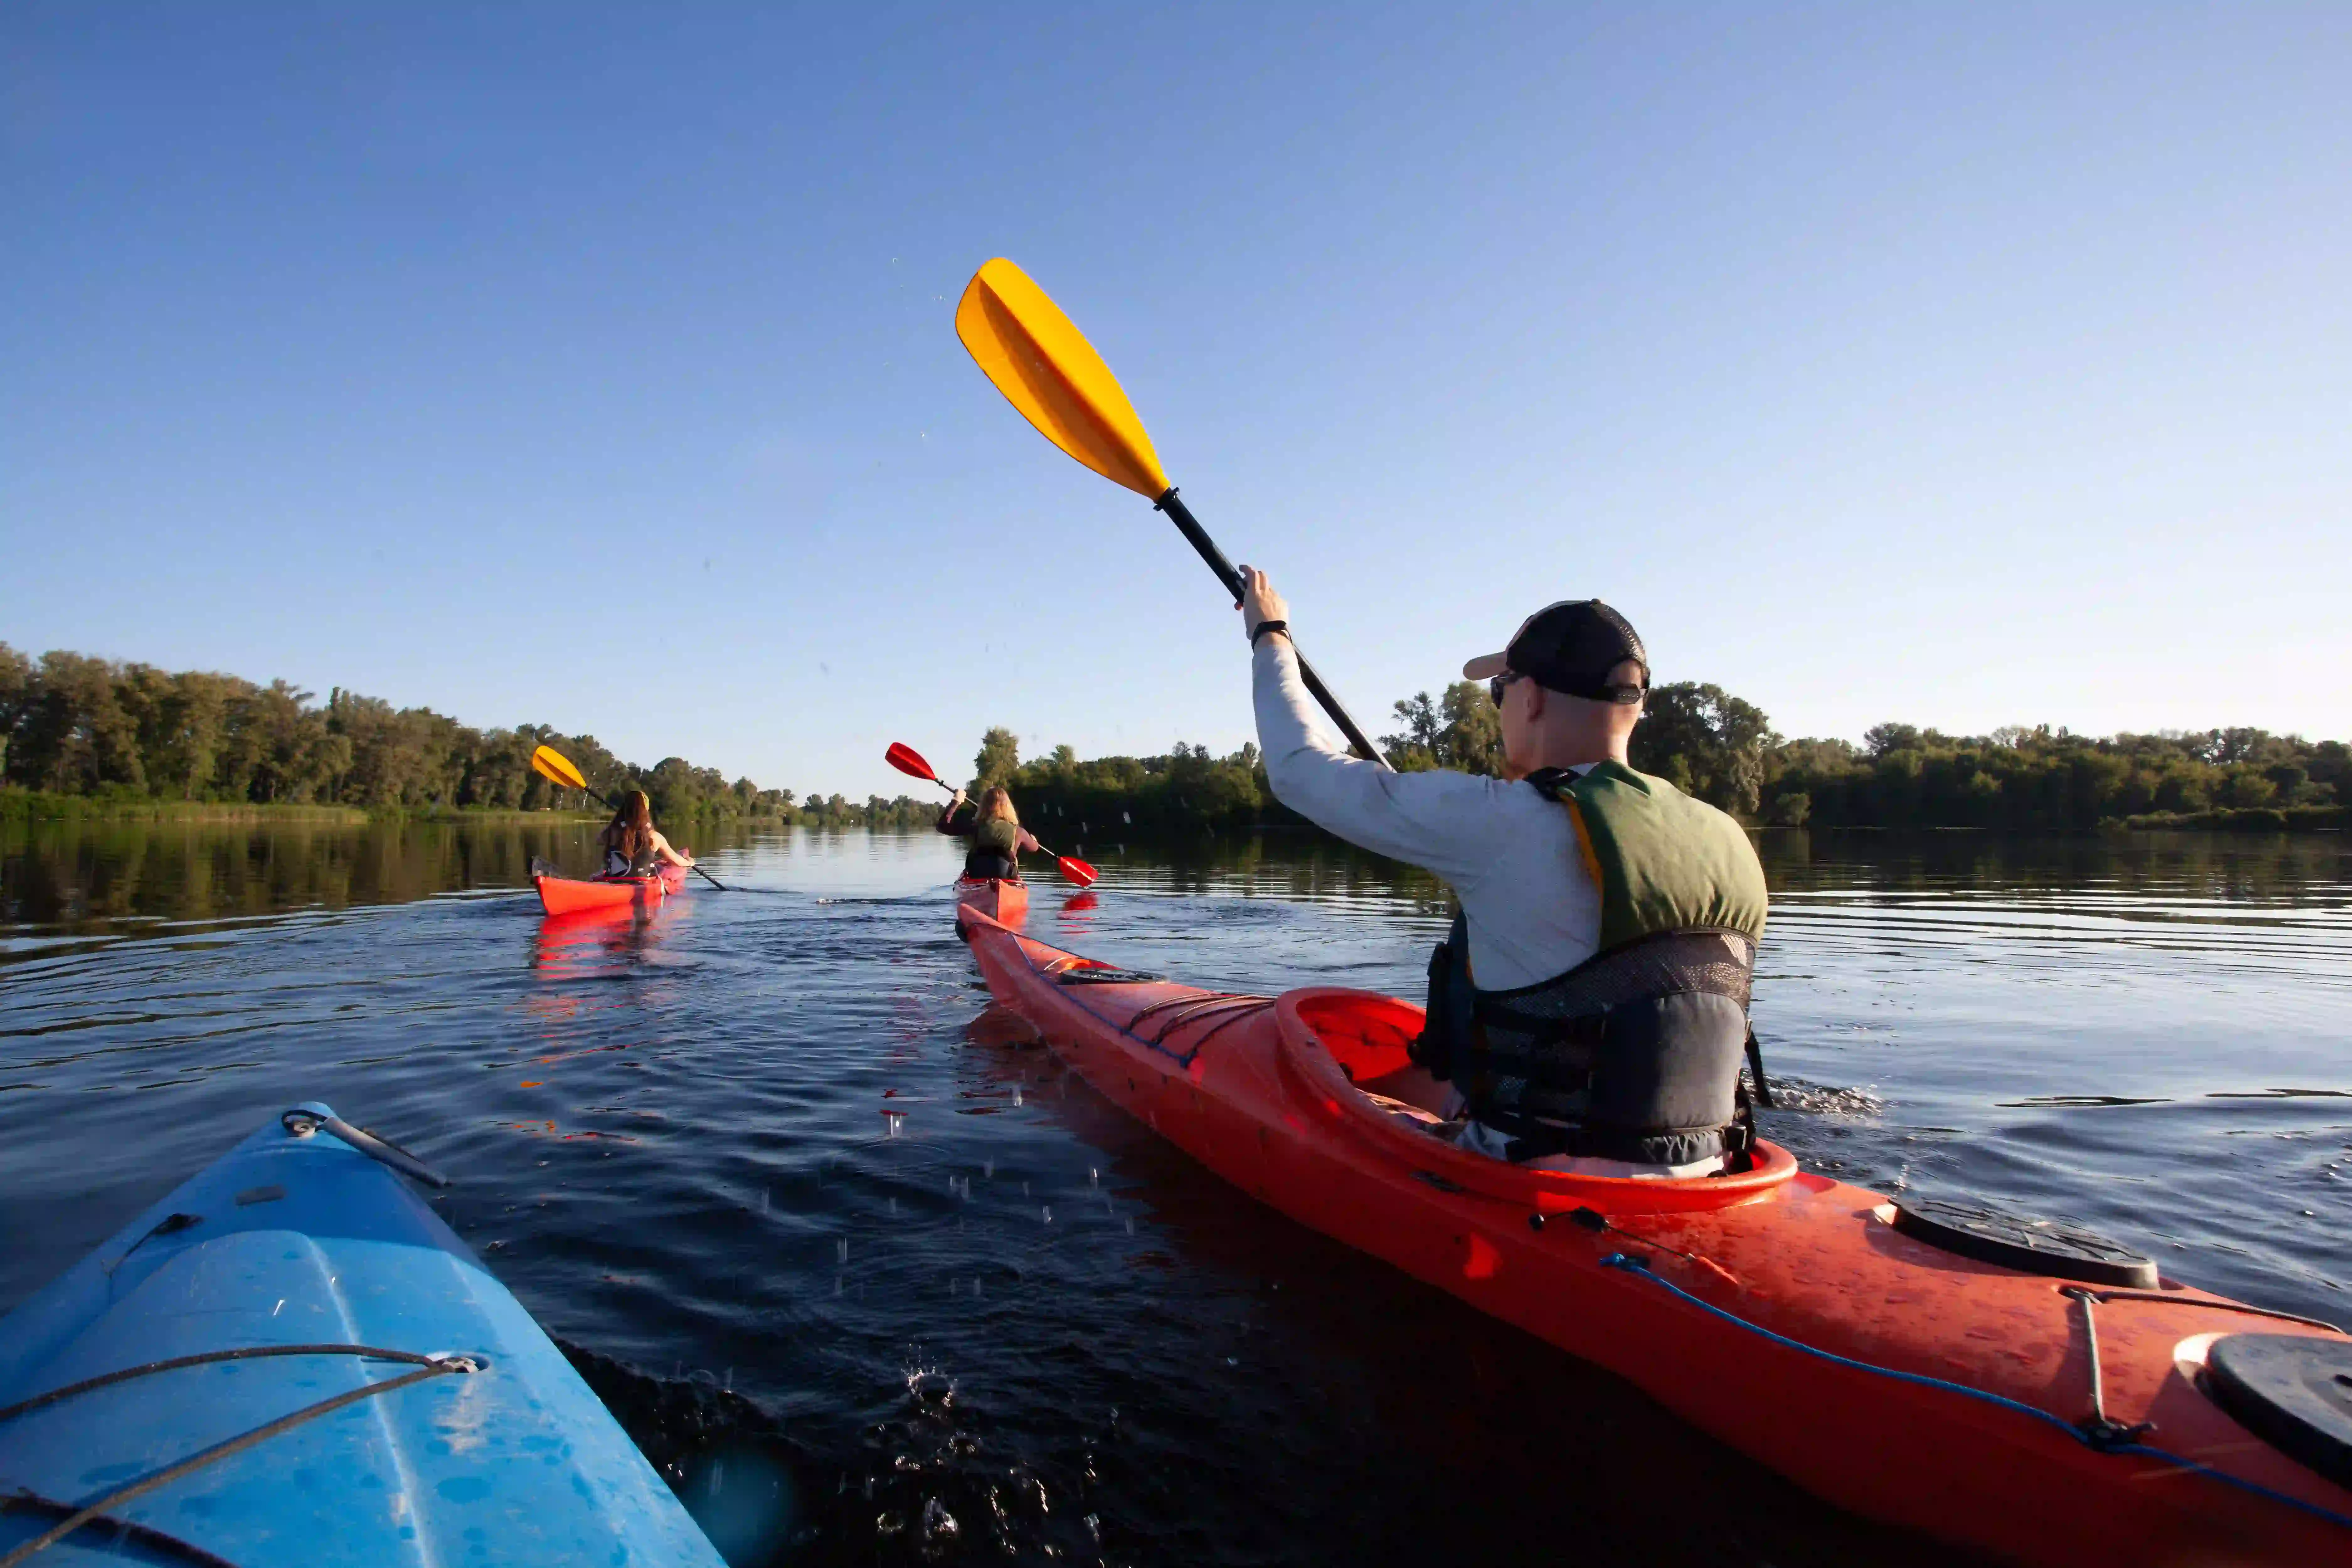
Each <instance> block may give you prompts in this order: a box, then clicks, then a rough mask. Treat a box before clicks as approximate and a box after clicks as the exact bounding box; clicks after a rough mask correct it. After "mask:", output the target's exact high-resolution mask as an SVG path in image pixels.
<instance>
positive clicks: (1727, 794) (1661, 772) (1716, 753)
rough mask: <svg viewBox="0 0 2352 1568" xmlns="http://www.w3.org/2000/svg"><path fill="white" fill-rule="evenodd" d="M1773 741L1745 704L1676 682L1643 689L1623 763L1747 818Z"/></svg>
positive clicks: (1713, 689)
mask: <svg viewBox="0 0 2352 1568" xmlns="http://www.w3.org/2000/svg"><path fill="white" fill-rule="evenodd" d="M1882 728H1883V726H1882ZM1779 740H1780V737H1778V736H1776V735H1774V734H1773V733H1772V725H1771V721H1770V720H1769V719H1767V718H1766V717H1765V716H1764V710H1763V709H1761V708H1759V707H1758V706H1755V705H1754V704H1753V703H1749V702H1746V701H1743V700H1742V699H1740V698H1738V697H1736V696H1733V695H1731V694H1730V693H1729V692H1727V691H1725V690H1724V689H1723V688H1722V687H1721V686H1715V685H1698V684H1696V683H1695V682H1689V681H1683V682H1677V683H1675V684H1673V685H1663V686H1657V687H1654V688H1653V689H1652V690H1651V692H1650V695H1649V697H1648V699H1647V701H1646V702H1645V703H1644V705H1643V712H1642V722H1641V723H1640V724H1638V725H1636V726H1634V727H1633V743H1632V746H1631V747H1630V748H1629V751H1628V758H1629V760H1631V761H1632V763H1633V766H1634V767H1635V768H1639V769H1640V770H1641V771H1643V772H1644V773H1654V774H1656V775H1657V776H1658V777H1660V778H1662V779H1665V780H1667V781H1668V782H1669V783H1671V784H1673V785H1674V786H1675V788H1676V789H1682V790H1684V791H1685V792H1687V793H1689V794H1691V795H1695V796H1696V797H1697V798H1698V799H1700V800H1705V801H1706V803H1707V804H1709V805H1711V806H1716V807H1718V808H1720V809H1722V810H1726V811H1729V812H1731V813H1732V814H1733V815H1735V816H1741V817H1752V816H1754V815H1755V814H1756V809H1757V805H1758V802H1759V800H1760V799H1761V797H1762V794H1763V789H1764V771H1765V750H1766V748H1767V747H1770V746H1773V745H1775V744H1777V743H1778V742H1779Z"/></svg>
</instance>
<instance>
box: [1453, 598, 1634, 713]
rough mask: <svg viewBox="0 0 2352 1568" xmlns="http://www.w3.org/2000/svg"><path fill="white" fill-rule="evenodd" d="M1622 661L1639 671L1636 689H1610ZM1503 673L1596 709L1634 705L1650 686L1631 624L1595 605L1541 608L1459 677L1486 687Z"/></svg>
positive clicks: (1576, 602) (1564, 603)
mask: <svg viewBox="0 0 2352 1568" xmlns="http://www.w3.org/2000/svg"><path fill="white" fill-rule="evenodd" d="M1628 659H1631V660H1632V661H1633V663H1635V664H1639V665H1641V666H1642V684H1641V685H1638V686H1628V685H1612V683H1611V682H1610V679H1609V674H1610V672H1611V671H1612V670H1614V669H1615V668H1616V667H1617V666H1618V665H1620V664H1623V663H1624V662H1625V661H1626V660H1628ZM1506 670H1508V671H1510V672H1511V673H1512V674H1519V675H1525V676H1527V677H1528V679H1529V680H1532V681H1534V682H1536V683H1537V684H1538V685H1543V686H1548V687H1549V688H1550V689H1551V690H1553V691H1556V692H1566V693H1567V694H1568V695H1570V696H1572V697H1585V698H1588V699H1589V700H1591V701H1593V702H1598V703H1624V704H1631V703H1637V702H1640V701H1641V700H1642V694H1643V692H1644V691H1645V690H1647V689H1648V688H1649V685H1650V655H1649V653H1647V652H1646V651H1645V650H1644V649H1643V646H1642V639H1641V637H1640V635H1639V634H1637V633H1636V632H1634V630H1633V622H1629V621H1627V620H1626V619H1625V618H1624V617H1623V616H1622V615H1620V614H1618V613H1617V612H1615V611H1614V610H1612V609H1610V608H1609V606H1607V605H1606V604H1603V603H1601V601H1599V600H1598V599H1563V600H1561V601H1559V603H1557V604H1547V605H1545V606H1544V607H1543V608H1542V609H1541V610H1538V611H1537V612H1535V613H1534V614H1533V615H1530V616H1528V618H1527V619H1526V620H1525V621H1522V622H1519V629H1518V630H1517V632H1512V633H1511V642H1510V645H1509V646H1508V647H1507V648H1505V649H1504V650H1503V651H1502V652H1501V653H1488V654H1486V655H1485V656H1484V657H1482V658H1476V659H1473V660H1471V661H1470V662H1469V663H1468V664H1465V665H1463V666H1462V676H1463V679H1465V680H1471V681H1489V680H1492V679H1494V678H1495V677H1496V675H1499V674H1502V673H1503V672H1504V671H1506Z"/></svg>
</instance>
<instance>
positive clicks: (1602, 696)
mask: <svg viewBox="0 0 2352 1568" xmlns="http://www.w3.org/2000/svg"><path fill="white" fill-rule="evenodd" d="M1242 577H1243V580H1244V588H1245V590H1246V592H1245V594H1244V599H1243V601H1242V607H1241V608H1242V615H1243V625H1244V629H1245V631H1246V632H1247V633H1248V635H1249V638H1250V642H1251V644H1252V646H1253V648H1254V650H1255V652H1254V653H1253V655H1252V658H1253V663H1254V667H1255V673H1254V691H1255V706H1256V709H1257V734H1258V746H1259V748H1260V749H1261V750H1262V751H1263V752H1264V753H1265V770H1266V779H1267V781H1268V782H1269V783H1270V784H1271V785H1272V786H1273V788H1274V793H1275V797H1276V799H1277V800H1281V801H1282V803H1283V804H1284V805H1286V806H1288V807H1289V808H1291V809H1292V810H1295V811H1297V812H1299V813H1300V814H1301V815H1303V816H1305V817H1307V818H1308V819H1310V820H1312V821H1315V822H1317V823H1318V824H1319V825H1320V826H1322V827H1324V828H1327V829H1328V830H1329V831H1332V832H1334V833H1336V834H1338V835H1339V837H1341V838H1343V839H1346V840H1347V841H1349V842H1350V843H1354V844H1360V845H1361V846H1362V847H1363V848H1365V849H1368V850H1371V851H1373V852H1377V853H1380V854H1384V855H1389V856H1391V857H1393V858H1394V859H1397V860H1401V861H1403V862H1407V863H1408V864H1412V865H1417V866H1421V867H1423V868H1424V869H1426V870H1428V871H1430V872H1433V873H1435V874H1437V875H1438V876H1440V877H1442V878H1444V880H1445V881H1446V882H1447V883H1450V884H1452V886H1453V888H1454V895H1455V896H1456V898H1458V899H1459V900H1460V907H1459V909H1458V911H1457V913H1456V915H1455V916H1454V930H1453V934H1452V936H1450V937H1449V938H1448V940H1447V941H1446V942H1445V944H1444V946H1440V947H1439V948H1438V949H1437V952H1436V955H1435V956H1433V958H1432V959H1431V962H1430V967H1429V1016H1428V1024H1427V1031H1426V1032H1425V1033H1424V1034H1423V1036H1422V1038H1421V1039H1420V1040H1417V1041H1415V1042H1414V1045H1413V1060H1414V1061H1416V1062H1417V1063H1419V1064H1420V1065H1421V1066H1422V1067H1423V1068H1424V1069H1426V1070H1427V1071H1428V1073H1429V1075H1430V1076H1431V1077H1433V1078H1435V1079H1437V1080H1439V1081H1440V1082H1448V1083H1450V1084H1451V1085H1452V1087H1453V1091H1454V1092H1453V1093H1452V1094H1451V1095H1448V1096H1444V1098H1443V1110H1442V1114H1444V1116H1446V1117H1447V1118H1449V1119H1448V1120H1447V1121H1446V1122H1444V1124H1442V1125H1441V1126H1439V1127H1437V1128H1433V1130H1434V1131H1437V1132H1439V1134H1440V1135H1443V1136H1446V1137H1450V1138H1452V1139H1453V1140H1454V1143H1455V1144H1456V1145H1459V1146H1460V1147H1462V1148H1465V1149H1468V1150H1473V1151H1475V1152H1477V1153H1480V1154H1486V1155H1494V1156H1495V1157H1496V1158H1498V1159H1506V1160H1511V1161H1515V1162H1517V1163H1522V1164H1527V1165H1531V1166H1538V1167H1539V1168H1542V1169H1548V1170H1575V1171H1584V1172H1590V1173H1593V1174H1601V1175H1618V1176H1698V1175H1704V1174H1706V1173H1707V1172H1710V1171H1715V1170H1718V1169H1721V1168H1723V1166H1724V1164H1725V1160H1726V1156H1727V1155H1734V1154H1737V1153H1738V1152H1740V1151H1741V1150H1743V1149H1745V1148H1746V1147H1747V1146H1748V1144H1749V1143H1750V1142H1751V1141H1752V1139H1753V1135H1754V1134H1753V1122H1752V1118H1750V1117H1749V1115H1748V1109H1747V1103H1746V1099H1745V1095H1744V1091H1743V1090H1742V1089H1741V1086H1740V1083H1739V1061H1740V1056H1741V1053H1742V1051H1743V1049H1744V1048H1745V1047H1746V1046H1747V1044H1748V986H1749V982H1750V979H1751V977H1752V975H1753V972H1754V967H1755V957H1756V943H1757V941H1758V939H1759V937H1760V936H1762V935H1763V931H1764V913H1765V891H1764V872H1763V867H1762V866H1761V864H1760V863H1759V862H1758V860H1757V858H1756V852H1755V849H1754V847H1753V846H1752V845H1750V844H1749V843H1748V835H1747V834H1746V832H1744V831H1742V830H1741V829H1740V827H1739V824H1738V823H1737V822H1735V821H1732V819H1731V818H1729V817H1728V816H1727V815H1725V814H1724V813H1723V812H1721V811H1718V810H1716V809H1715V808H1714V807H1712V806H1708V805H1706V804H1704V803H1703V802H1701V801H1697V800H1692V799H1691V798H1690V797H1689V796H1687V795H1685V794H1684V793H1682V792H1681V791H1680V790H1678V789H1675V787H1674V786H1673V785H1671V784H1669V783H1667V782H1666V781H1665V780H1664V779H1654V778H1651V777H1649V776H1648V775H1646V774H1642V773H1637V772H1635V771H1634V770H1633V768H1631V767H1629V766H1628V765H1627V763H1626V745H1627V742H1628V741H1629V740H1630V739H1631V738H1632V736H1633V726H1634V724H1635V723H1636V722H1637V721H1638V720H1639V719H1640V718H1641V716H1642V702H1643V696H1644V695H1645V694H1646V693H1647V691H1648V689H1649V685H1650V662H1649V654H1648V653H1647V652H1646V651H1645V650H1644V649H1643V645H1642V640H1641V638H1640V637H1638V636H1636V635H1635V634H1634V632H1633V627H1632V626H1631V625H1630V624H1628V623H1627V622H1626V620H1625V618H1624V617H1623V616H1622V615H1620V614H1619V613H1618V612H1616V611H1614V610H1612V609H1611V608H1610V607H1609V606H1607V605H1605V604H1603V603H1601V601H1599V600H1597V599H1586V600H1566V601H1561V602H1559V603H1557V604H1552V605H1549V606H1547V607H1545V608H1544V609H1542V610H1539V611H1538V612H1536V613H1534V614H1533V615H1530V616H1528V619H1527V620H1526V621H1525V622H1522V623H1521V624H1520V626H1519V629H1518V631H1517V632H1516V633H1514V634H1513V636H1512V638H1511V641H1510V643H1509V645H1508V646H1507V647H1506V648H1505V649H1504V651H1503V652H1502V653H1489V654H1486V656H1484V657H1482V658H1476V659H1473V660H1471V661H1470V662H1469V663H1468V664H1465V665H1463V667H1462V674H1463V675H1464V677H1465V679H1468V680H1484V681H1487V682H1489V683H1490V685H1489V688H1488V689H1489V691H1490V693H1491V694H1492V695H1493V696H1494V699H1495V702H1496V706H1498V707H1500V708H1501V710H1502V730H1503V756H1504V773H1505V777H1503V778H1501V779H1482V778H1477V777H1475V776H1473V775H1471V774H1467V773H1455V772H1448V771H1434V772H1425V773H1391V772H1388V771H1387V770H1385V769H1383V768H1380V767H1378V766H1377V765H1375V764H1373V763H1370V762H1367V761H1362V760H1360V759H1358V758H1352V757H1350V756H1349V755H1348V754H1347V753H1346V752H1345V751H1343V750H1341V749H1340V748H1339V747H1338V746H1337V745H1335V744H1333V743H1332V742H1331V741H1330V740H1329V739H1328V738H1327V737H1325V736H1323V735H1322V734H1321V733H1320V731H1319V730H1318V727H1317V726H1316V724H1315V721H1314V715H1313V708H1312V706H1311V705H1310V701H1309V698H1308V695H1307V689H1306V687H1305V685H1303V684H1302V683H1301V682H1300V680H1299V674H1298V657H1297V653H1296V652H1295V651H1294V650H1293V649H1292V647H1291V645H1290V637H1289V626H1288V612H1287V609H1286V606H1285V604H1284V602H1283V599H1282V596H1281V595H1280V594H1278V593H1276V591H1274V587H1273V585H1272V584H1271V583H1269V582H1268V581H1267V580H1266V577H1265V573H1264V572H1261V571H1253V570H1250V569H1249V568H1248V567H1244V568H1242ZM1401 1076H1402V1075H1401ZM1387 1082H1388V1081H1386V1080H1383V1081H1382V1083H1383V1084H1384V1085H1385V1084H1387ZM1391 1087H1392V1088H1393V1089H1394V1091H1395V1092H1396V1094H1395V1097H1396V1098H1397V1099H1398V1100H1402V1101H1413V1100H1414V1099H1415V1096H1414V1094H1413V1093H1412V1092H1409V1091H1410V1090H1411V1089H1412V1088H1414V1087H1419V1086H1417V1085H1407V1084H1402V1083H1400V1084H1396V1085H1393V1086H1391ZM1431 1098H1436V1096H1433V1095H1430V1094H1429V1093H1428V1092H1427V1091H1426V1089H1425V1088H1424V1089H1423V1092H1422V1095H1421V1100H1420V1102H1419V1103H1424V1104H1425V1103H1426V1101H1427V1100H1428V1099H1431ZM1427 1108H1428V1109H1430V1110H1439V1109H1440V1107H1439V1106H1437V1105H1428V1106H1427ZM1401 1113H1406V1114H1410V1113H1409V1112H1401Z"/></svg>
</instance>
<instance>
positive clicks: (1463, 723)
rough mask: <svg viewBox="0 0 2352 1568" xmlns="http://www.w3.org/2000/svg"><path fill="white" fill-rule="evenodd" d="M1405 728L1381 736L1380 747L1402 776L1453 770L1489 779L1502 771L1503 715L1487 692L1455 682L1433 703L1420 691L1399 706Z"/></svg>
mask: <svg viewBox="0 0 2352 1568" xmlns="http://www.w3.org/2000/svg"><path fill="white" fill-rule="evenodd" d="M1396 716H1397V718H1398V720H1399V721H1400V722H1401V723H1402V725H1403V726H1404V728H1403V729H1402V730H1401V731H1400V732H1398V733H1397V734H1394V735H1384V736H1382V737H1381V751H1383V752H1384V753H1386V754H1387V756H1388V759H1389V763H1390V765H1391V767H1393V768H1396V769H1397V770H1398V771H1399V772H1401V773H1412V772H1418V771H1422V770H1424V769H1427V768H1452V769H1454V771H1455V772H1457V773H1475V774H1479V775H1481V776H1482V777H1485V778H1488V779H1495V778H1500V777H1501V776H1502V772H1503V715H1502V712H1501V710H1500V709H1498V708H1496V706H1495V701H1494V699H1493V698H1492V697H1490V696H1488V695H1486V687H1485V686H1483V685H1479V684H1478V683H1477V682H1475V681H1456V682H1454V684H1453V685H1449V686H1447V687H1446V688H1445V690H1444V693H1443V694H1442V695H1440V696H1439V697H1438V698H1437V699H1436V700H1434V701H1432V700H1431V698H1430V695H1429V694H1428V693H1427V692H1416V693H1414V694H1413V695H1412V696H1411V697H1408V698H1406V699H1405V700H1404V701H1402V702H1400V703H1398V704H1397V705H1396Z"/></svg>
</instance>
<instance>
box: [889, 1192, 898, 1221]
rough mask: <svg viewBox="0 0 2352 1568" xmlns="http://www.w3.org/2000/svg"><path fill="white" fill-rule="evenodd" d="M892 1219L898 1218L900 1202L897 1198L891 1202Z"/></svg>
mask: <svg viewBox="0 0 2352 1568" xmlns="http://www.w3.org/2000/svg"><path fill="white" fill-rule="evenodd" d="M890 1218H893V1219H896V1218H898V1199H897V1198H895V1197H894V1198H892V1199H891V1200H890Z"/></svg>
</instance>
